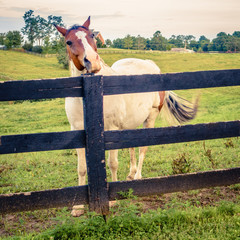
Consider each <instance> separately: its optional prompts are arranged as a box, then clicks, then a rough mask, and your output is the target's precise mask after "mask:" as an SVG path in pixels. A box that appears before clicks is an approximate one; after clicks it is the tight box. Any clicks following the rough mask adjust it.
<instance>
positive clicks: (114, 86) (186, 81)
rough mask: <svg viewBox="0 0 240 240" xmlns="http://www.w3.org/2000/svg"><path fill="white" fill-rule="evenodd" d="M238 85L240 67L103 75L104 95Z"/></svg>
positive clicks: (239, 81)
mask: <svg viewBox="0 0 240 240" xmlns="http://www.w3.org/2000/svg"><path fill="white" fill-rule="evenodd" d="M237 85H240V69H236V70H219V71H201V72H183V73H168V74H160V75H158V74H154V75H132V76H104V77H103V86H104V88H103V92H104V95H112V94H125V93H135V92H155V91H166V90H180V89H194V88H212V87H226V86H237Z"/></svg>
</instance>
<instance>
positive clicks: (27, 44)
mask: <svg viewBox="0 0 240 240" xmlns="http://www.w3.org/2000/svg"><path fill="white" fill-rule="evenodd" d="M22 48H23V49H24V50H26V51H30V52H31V51H32V49H33V45H32V44H31V43H25V44H24V45H23V46H22Z"/></svg>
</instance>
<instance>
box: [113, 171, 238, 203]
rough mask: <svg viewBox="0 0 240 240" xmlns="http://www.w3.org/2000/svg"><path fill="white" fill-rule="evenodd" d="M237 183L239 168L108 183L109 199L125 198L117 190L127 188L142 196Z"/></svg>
mask: <svg viewBox="0 0 240 240" xmlns="http://www.w3.org/2000/svg"><path fill="white" fill-rule="evenodd" d="M237 183H240V168H231V169H224V170H215V171H207V172H198V173H189V174H182V175H173V176H167V177H159V178H148V179H142V180H133V181H124V182H113V183H110V184H109V200H115V199H123V198H126V197H124V196H123V194H119V192H127V191H128V190H129V189H133V194H134V195H136V196H139V197H143V196H150V195H155V194H164V193H173V192H180V191H188V190H194V189H201V188H209V187H217V186H228V185H231V184H237ZM126 195H127V194H126Z"/></svg>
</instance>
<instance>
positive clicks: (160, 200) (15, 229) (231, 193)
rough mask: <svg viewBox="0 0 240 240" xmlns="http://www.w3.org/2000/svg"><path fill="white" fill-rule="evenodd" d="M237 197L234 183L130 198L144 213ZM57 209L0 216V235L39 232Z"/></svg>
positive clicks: (238, 188) (239, 191) (238, 192)
mask: <svg viewBox="0 0 240 240" xmlns="http://www.w3.org/2000/svg"><path fill="white" fill-rule="evenodd" d="M239 196H240V185H235V186H231V187H216V188H211V189H202V190H194V191H189V192H181V193H171V194H164V195H161V196H151V197H142V198H138V199H137V200H131V201H132V202H133V203H136V204H137V203H140V205H141V209H142V212H147V211H149V210H156V209H158V208H162V209H168V208H173V207H181V206H182V207H186V206H198V207H205V206H215V205H217V204H218V203H219V201H223V200H224V201H231V202H233V203H237V202H239ZM60 212H61V209H48V210H38V211H34V212H23V213H15V214H7V215H4V216H0V236H1V237H7V236H13V235H19V234H20V233H31V232H42V231H44V230H45V229H48V228H50V227H53V226H55V225H57V224H60V223H61V220H59V218H58V219H57V216H59V213H60ZM70 212H71V211H70V209H69V218H71V217H70ZM63 221H64V220H63Z"/></svg>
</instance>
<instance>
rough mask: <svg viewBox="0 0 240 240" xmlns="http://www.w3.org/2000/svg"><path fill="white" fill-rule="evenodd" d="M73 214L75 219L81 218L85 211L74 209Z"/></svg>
mask: <svg viewBox="0 0 240 240" xmlns="http://www.w3.org/2000/svg"><path fill="white" fill-rule="evenodd" d="M71 214H72V216H73V217H80V216H82V215H83V214H84V209H73V210H72V212H71Z"/></svg>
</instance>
